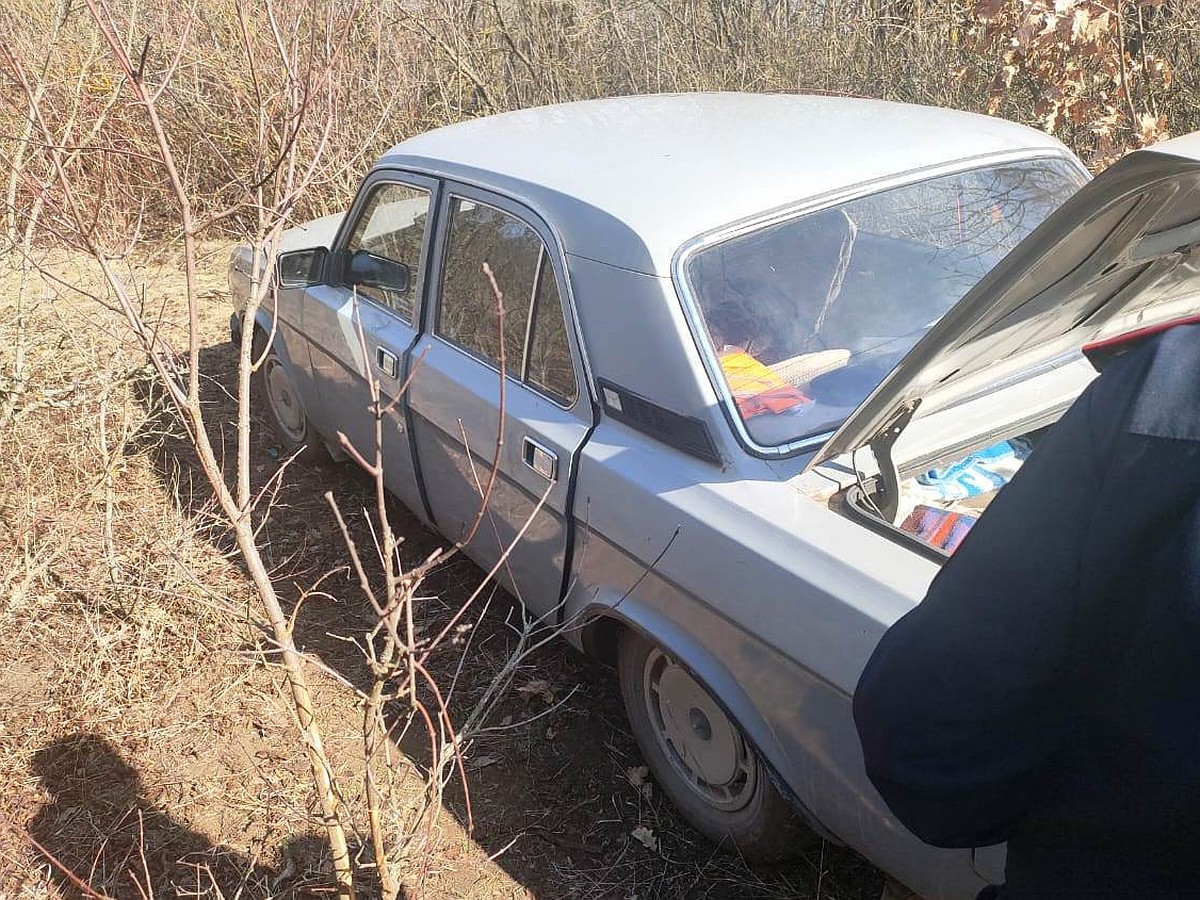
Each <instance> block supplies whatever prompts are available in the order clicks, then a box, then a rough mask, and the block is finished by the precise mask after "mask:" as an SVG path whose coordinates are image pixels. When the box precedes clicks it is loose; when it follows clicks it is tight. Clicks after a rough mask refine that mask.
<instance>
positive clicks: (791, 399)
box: [718, 347, 812, 419]
mask: <svg viewBox="0 0 1200 900" xmlns="http://www.w3.org/2000/svg"><path fill="white" fill-rule="evenodd" d="M718 358H719V359H720V360H721V369H722V371H724V373H725V381H726V382H727V383H728V384H729V390H730V391H731V392H732V393H733V399H734V400H735V401H736V402H737V406H738V411H739V412H740V413H741V414H742V418H743V419H750V418H753V417H754V416H760V415H762V414H763V413H782V412H787V411H788V410H789V409H794V408H795V407H797V406H801V405H803V404H805V403H811V402H812V401H811V400H810V399H809V398H808V397H806V396H805V395H804V393H803V392H802V391H801V390H800V389H799V388H797V387H795V386H793V385H791V384H788V383H787V382H786V381H784V379H783V378H782V377H781V376H780V375H779V374H778V373H776V372H772V371H771V370H770V369H769V368H767V367H766V366H765V365H763V364H762V363H761V362H759V361H758V360H757V359H755V358H754V357H753V356H751V355H750V354H749V353H747V352H746V351H745V350H742V349H741V348H740V347H726V348H725V349H724V350H722V351H721V352H720V353H719V354H718Z"/></svg>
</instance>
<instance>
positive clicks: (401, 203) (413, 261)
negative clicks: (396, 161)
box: [346, 184, 429, 325]
mask: <svg viewBox="0 0 1200 900" xmlns="http://www.w3.org/2000/svg"><path fill="white" fill-rule="evenodd" d="M428 218H429V191H427V190H424V189H422V188H418V187H412V186H411V185H407V184H381V185H379V186H378V187H376V188H375V189H374V190H372V191H371V194H370V196H369V197H367V202H366V204H365V205H364V206H363V209H362V212H361V213H360V214H359V217H358V221H357V222H356V223H355V224H354V229H353V230H352V231H351V233H350V240H349V241H348V242H347V244H346V251H347V252H346V258H347V264H348V266H349V267H356V268H357V267H361V268H362V270H363V271H365V272H367V273H368V277H365V278H358V277H352V278H351V279H350V280H351V283H352V284H353V285H354V287H355V289H356V290H357V291H358V292H359V293H360V294H364V295H366V296H368V297H370V298H371V299H372V300H374V301H375V302H376V303H381V304H383V305H384V306H389V307H391V308H392V309H393V310H395V311H396V313H397V314H398V315H400V317H401V318H403V319H404V321H405V322H407V323H408V324H410V325H411V324H412V322H413V306H414V304H413V298H414V297H415V296H416V293H417V286H418V285H419V284H420V276H421V249H422V246H423V245H424V241H425V225H426V221H427V220H428ZM366 254H370V257H367V258H366V259H363V257H364V255H366ZM356 257H357V258H356ZM371 257H374V259H372V258H371ZM397 271H402V272H404V277H397V276H396V275H395V273H396V272H397Z"/></svg>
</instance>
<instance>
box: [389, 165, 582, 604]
mask: <svg viewBox="0 0 1200 900" xmlns="http://www.w3.org/2000/svg"><path fill="white" fill-rule="evenodd" d="M438 221H439V223H440V224H439V227H438V239H437V243H436V246H435V248H434V254H433V255H434V258H435V259H437V260H438V266H437V270H436V271H435V272H434V273H432V275H433V277H434V278H435V279H436V281H435V282H434V284H433V286H432V289H431V290H430V291H429V297H430V301H431V302H430V307H431V308H430V309H429V310H428V311H427V313H426V318H425V329H426V331H425V334H424V335H423V336H422V338H421V339H420V341H419V342H418V343H417V345H416V347H415V348H414V350H413V365H414V366H416V369H415V371H414V374H413V379H412V386H411V388H410V393H409V404H410V409H411V412H412V423H413V429H414V436H415V444H416V449H417V457H418V459H419V461H420V466H421V472H422V477H423V479H424V483H425V486H426V494H427V496H428V499H429V504H430V507H431V509H432V512H433V516H434V519H435V521H436V523H437V525H438V527H439V528H440V530H441V531H442V533H443V534H445V535H446V536H447V537H449V538H451V539H452V540H461V539H463V538H465V537H467V536H468V535H469V534H470V532H471V530H472V528H473V526H474V525H475V523H476V520H477V519H479V522H478V526H477V527H475V528H474V534H473V536H472V537H471V540H470V542H469V543H468V545H467V553H468V555H470V556H471V557H472V558H473V559H475V561H476V562H478V563H479V564H480V565H482V566H484V567H485V568H491V567H492V566H493V565H494V564H496V563H497V562H498V561H499V560H500V559H501V557H502V555H503V554H504V553H505V551H506V550H507V551H508V554H509V555H508V557H507V559H506V561H505V564H504V565H503V566H501V568H500V569H499V571H498V572H497V578H498V580H499V581H500V582H501V583H502V584H504V585H505V587H507V588H508V589H509V590H510V591H511V592H512V593H513V594H514V595H515V596H516V597H517V598H518V599H519V600H521V602H522V603H523V604H524V605H525V607H526V608H527V609H528V610H529V611H530V612H531V613H533V614H534V615H538V616H543V615H546V614H547V613H549V612H551V611H552V610H553V609H554V608H555V606H556V605H557V604H558V601H559V599H560V597H561V595H562V592H563V587H564V584H563V582H564V568H565V565H566V557H567V554H568V553H569V551H570V542H571V541H572V539H573V535H572V526H571V510H570V505H569V504H570V496H571V495H570V491H569V485H570V482H571V476H572V474H573V472H574V470H575V462H576V456H577V453H578V451H579V449H580V447H582V445H583V442H584V440H585V439H586V437H587V434H588V431H589V429H590V428H591V425H592V406H591V402H590V400H589V398H588V395H587V390H586V387H585V381H584V377H583V369H582V366H581V365H580V354H579V351H578V345H577V341H576V335H575V330H574V328H573V327H571V324H570V323H571V322H572V317H571V316H570V315H569V314H567V311H566V310H565V309H564V302H563V300H564V298H566V297H567V290H566V286H567V282H566V279H565V277H564V275H565V269H564V267H563V265H562V261H561V256H560V254H559V253H558V252H557V245H556V244H555V242H554V240H553V238H552V237H551V235H550V232H549V229H548V228H546V227H545V225H544V224H543V223H542V222H541V220H540V219H538V218H537V217H536V216H534V215H533V214H532V213H531V212H530V211H528V210H526V209H524V208H523V207H521V206H520V205H518V204H515V203H513V202H511V201H509V200H506V199H503V198H500V197H496V196H493V195H490V194H487V193H485V192H482V191H478V190H475V189H472V188H467V187H463V186H454V187H452V188H449V189H447V190H446V191H445V194H444V196H443V198H442V201H441V211H440V213H439V216H438ZM484 262H487V263H489V264H490V266H491V268H492V270H493V272H494V274H495V277H496V281H497V285H498V287H499V289H500V291H501V293H502V296H503V315H501V306H500V304H499V303H498V302H497V300H496V297H495V294H494V292H493V290H492V288H491V285H490V284H489V282H488V280H487V278H486V277H485V275H484V272H483V263H484ZM502 371H503V372H504V373H505V374H504V376H503V378H502V376H501V372H502ZM502 385H503V405H504V416H503V426H502V427H501V426H500V422H501V393H502V392H501V386H502ZM501 435H502V438H503V440H502V443H501V444H500V454H499V462H498V466H497V472H496V478H495V480H494V483H493V484H492V485H491V490H490V493H489V494H488V497H489V501H488V504H487V507H486V509H484V511H483V515H482V518H480V516H479V513H480V507H481V498H482V497H483V495H484V494H485V493H487V492H488V483H489V481H490V480H491V478H490V474H491V469H492V460H493V459H494V458H495V454H496V447H497V438H498V436H501ZM518 535H520V537H519V539H518Z"/></svg>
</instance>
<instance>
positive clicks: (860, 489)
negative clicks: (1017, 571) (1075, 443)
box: [834, 425, 1050, 562]
mask: <svg viewBox="0 0 1200 900" xmlns="http://www.w3.org/2000/svg"><path fill="white" fill-rule="evenodd" d="M1049 427H1050V426H1049V425H1043V426H1041V427H1038V428H1036V429H1033V430H1030V431H1026V432H1023V433H1021V434H1019V435H1017V436H1015V437H1011V438H1008V439H1007V440H1001V441H990V442H987V443H984V444H982V445H981V446H978V447H975V448H973V449H970V450H966V451H960V452H958V453H956V454H954V455H953V456H951V457H950V458H949V459H941V460H936V461H934V462H931V463H928V464H926V465H924V466H923V467H921V468H920V469H918V470H916V471H909V470H907V469H906V470H905V471H903V472H901V473H900V475H899V479H898V482H899V490H898V492H897V493H898V496H897V498H896V499H895V504H894V505H895V513H894V514H889V513H890V512H891V510H890V507H891V505H892V504H889V503H887V502H885V499H886V498H885V493H886V488H885V486H884V485H885V481H884V479H883V478H881V477H879V476H875V477H872V478H869V479H865V480H863V481H861V482H859V483H858V484H854V485H851V486H850V487H848V488H846V489H845V490H844V491H842V492H841V493H840V494H839V495H837V497H836V498H835V501H834V502H835V506H836V507H838V508H840V510H841V512H842V513H843V514H844V515H847V516H849V517H850V518H852V519H854V520H855V521H858V522H860V523H861V524H863V525H866V526H867V527H868V528H870V529H872V530H873V531H876V532H879V533H881V534H884V535H885V536H887V537H890V538H892V539H893V540H895V541H897V542H899V543H902V544H904V545H905V546H908V547H911V548H912V549H914V550H916V551H917V552H919V553H921V554H922V555H923V556H926V557H928V558H930V559H932V560H934V561H937V562H944V561H945V560H946V559H948V558H949V557H950V555H951V554H952V553H953V552H954V551H955V550H956V549H957V548H958V546H959V545H960V544H961V543H962V539H963V538H964V537H966V535H967V533H968V532H969V531H970V530H971V527H972V526H973V525H974V524H975V522H977V521H978V519H979V516H980V515H982V514H983V511H984V510H985V509H987V506H988V504H989V503H991V501H992V500H993V499H995V497H996V495H997V494H998V493H999V492H1000V490H1001V489H1002V488H1003V487H1004V486H1005V485H1006V484H1008V482H1009V481H1010V480H1011V479H1012V477H1013V476H1014V475H1015V474H1016V473H1017V471H1018V470H1019V469H1020V467H1021V464H1022V463H1023V462H1024V461H1025V459H1026V458H1027V457H1028V456H1029V454H1030V452H1031V451H1032V450H1033V448H1034V447H1035V446H1036V445H1037V443H1038V442H1039V441H1040V440H1041V439H1042V437H1043V436H1044V435H1045V433H1046V432H1047V430H1048V429H1049Z"/></svg>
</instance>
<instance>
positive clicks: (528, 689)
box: [517, 678, 554, 705]
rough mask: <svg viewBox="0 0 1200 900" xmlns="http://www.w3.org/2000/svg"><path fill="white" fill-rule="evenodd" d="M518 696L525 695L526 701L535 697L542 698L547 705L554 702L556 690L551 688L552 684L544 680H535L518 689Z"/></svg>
mask: <svg viewBox="0 0 1200 900" xmlns="http://www.w3.org/2000/svg"><path fill="white" fill-rule="evenodd" d="M517 693H518V694H523V695H524V696H525V698H526V699H530V698H533V697H541V698H542V700H544V701H545V702H546V703H547V705H548V704H551V703H553V702H554V689H553V688H551V687H550V682H548V681H547V680H546V679H544V678H534V679H533V680H532V681H528V682H526V683H525V684H523V685H521V686H520V687H519V688H517Z"/></svg>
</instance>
